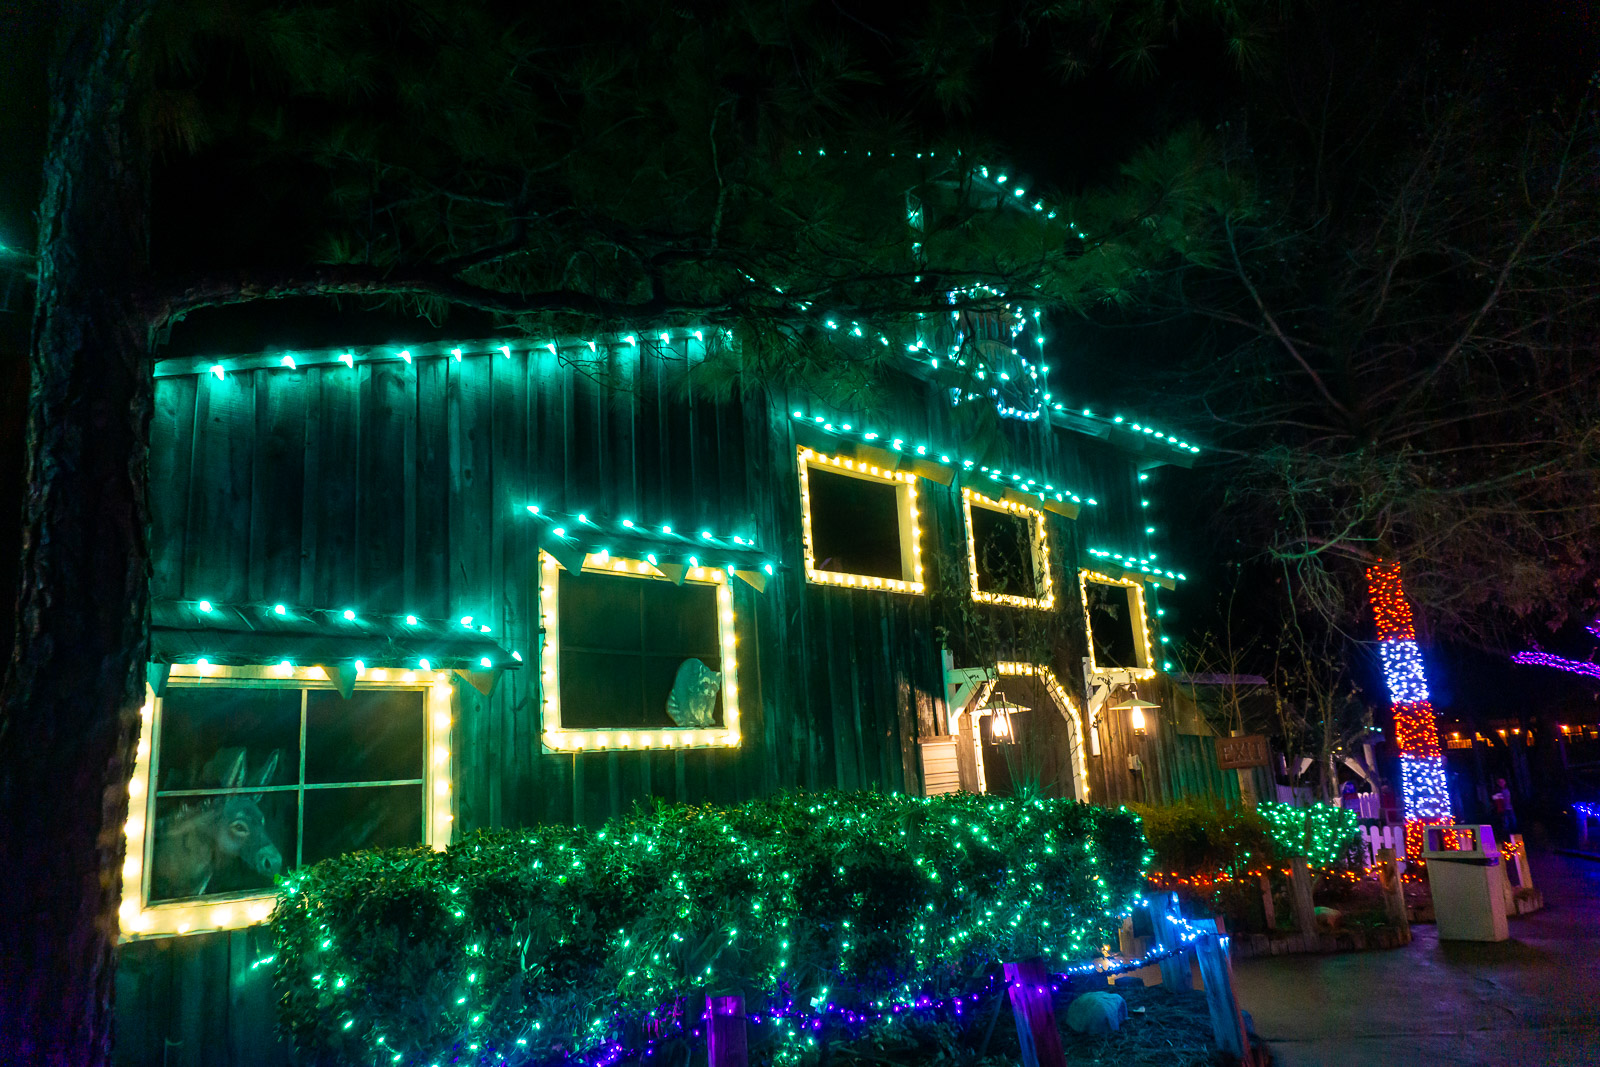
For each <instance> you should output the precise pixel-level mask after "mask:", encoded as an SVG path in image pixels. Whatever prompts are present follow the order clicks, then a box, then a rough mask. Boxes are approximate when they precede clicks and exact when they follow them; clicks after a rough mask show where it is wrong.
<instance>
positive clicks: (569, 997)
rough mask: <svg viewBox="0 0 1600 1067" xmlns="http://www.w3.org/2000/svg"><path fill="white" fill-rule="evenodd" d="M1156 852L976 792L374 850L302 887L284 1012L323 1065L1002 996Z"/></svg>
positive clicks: (1114, 832) (461, 1055) (1098, 937)
mask: <svg viewBox="0 0 1600 1067" xmlns="http://www.w3.org/2000/svg"><path fill="white" fill-rule="evenodd" d="M1146 863H1147V852H1146V848H1145V840H1144V836H1143V834H1142V832H1141V830H1140V824H1139V819H1138V816H1136V815H1134V814H1132V813H1130V812H1127V811H1125V810H1109V809H1104V808H1096V807H1090V806H1088V805H1083V804H1077V803H1073V802H1070V801H1061V800H1039V799H1034V800H1015V799H1006V798H995V797H987V796H980V795H973V794H966V793H956V794H948V795H945V796H939V797H928V798H922V797H906V796H898V795H888V794H879V793H850V794H837V793H830V794H812V795H805V794H793V795H786V796H780V797H774V798H769V799H764V800H758V801H752V802H750V803H746V804H741V805H738V806H734V807H726V808H713V807H689V806H661V807H656V808H654V809H650V810H646V811H641V812H639V813H636V814H635V815H632V816H630V817H627V818H622V819H617V820H613V821H612V822H610V823H608V824H607V825H606V826H605V827H603V828H602V829H600V830H593V831H591V830H583V829H578V828H573V827H541V828H538V829H536V830H528V831H517V832H495V833H478V834H475V835H472V836H469V837H467V838H466V839H465V840H463V841H461V842H459V843H457V844H455V845H453V846H452V847H451V848H450V849H448V850H447V851H444V852H434V851H431V850H427V849H422V848H417V849H401V850H390V851H383V852H363V853H356V854H353V855H349V856H343V857H339V858H336V859H332V860H328V861H325V862H323V863H320V864H318V865H316V866H315V867H311V868H309V869H306V870H303V871H299V872H296V873H295V874H293V875H291V876H290V877H289V878H287V879H286V880H285V881H284V882H283V884H282V886H281V890H280V895H279V900H278V907H277V909H276V911H275V912H274V913H273V916H272V920H271V928H272V934H273V938H274V941H275V946H276V950H275V956H274V966H275V971H276V976H277V982H278V987H279V991H280V992H281V993H282V997H281V1000H280V1010H281V1016H282V1022H283V1025H284V1028H285V1030H286V1031H287V1033H288V1034H289V1035H290V1037H291V1039H292V1040H293V1042H294V1043H295V1045H296V1046H297V1048H298V1049H299V1050H300V1052H301V1053H302V1054H303V1055H305V1056H307V1057H308V1058H311V1059H314V1060H316V1061H336V1062H350V1063H369V1062H374V1060H375V1058H377V1060H378V1061H379V1062H385V1063H387V1062H394V1063H406V1062H409V1063H424V1064H431V1063H440V1062H447V1061H450V1060H452V1059H455V1060H457V1061H459V1062H467V1061H476V1060H479V1059H482V1058H483V1057H485V1056H487V1057H488V1058H489V1059H490V1060H497V1059H499V1058H500V1057H502V1056H503V1057H506V1058H507V1059H510V1060H512V1061H513V1062H518V1061H527V1062H539V1061H552V1060H562V1059H571V1058H578V1057H582V1058H585V1059H599V1058H602V1057H603V1054H604V1050H606V1049H607V1048H610V1049H613V1050H615V1049H617V1048H618V1047H619V1046H621V1047H629V1048H637V1047H640V1045H641V1044H643V1043H644V1042H645V1041H646V1040H647V1039H649V1038H650V1037H652V1036H659V1035H661V1034H663V1033H665V1032H667V1031H669V1030H672V1029H673V1028H675V1027H676V1028H679V1029H682V1028H683V1027H684V1025H685V1020H686V1016H685V1014H684V1011H685V1006H686V1005H694V1004H698V1003H703V1001H702V1000H700V999H698V998H703V996H704V995H705V994H707V993H740V994H742V995H743V996H744V997H745V998H746V1009H747V1010H748V1011H751V1012H759V1011H762V1010H771V1011H772V1012H773V1013H774V1014H775V1015H777V1014H781V1013H782V1012H785V1011H789V1012H792V1011H793V1009H794V1008H795V1006H796V1005H799V1006H801V1007H802V1008H804V1007H806V1006H809V1005H813V1004H816V1005H821V1004H824V1003H828V1004H836V1005H841V1006H851V1007H854V1008H859V1009H862V1010H868V1011H870V1010H871V1009H872V1007H873V1006H878V1007H879V1008H880V1009H881V1008H883V1007H884V1006H885V1005H888V1004H899V1003H907V1004H912V1003H917V1002H918V1001H919V1000H920V999H922V998H930V997H943V996H947V995H949V994H952V993H958V992H962V991H966V990H974V989H979V988H984V987H985V986H986V985H987V984H988V983H990V982H991V981H992V978H993V976H994V974H995V972H996V969H997V966H998V964H999V963H1000V962H1001V961H1006V960H1017V959H1025V958H1030V957H1036V956H1039V957H1044V958H1045V960H1046V961H1047V963H1049V964H1057V965H1064V964H1066V963H1069V962H1075V961H1078V960H1082V959H1084V958H1087V957H1090V956H1093V955H1094V954H1095V953H1096V952H1097V951H1098V948H1099V946H1100V945H1102V944H1103V943H1105V942H1106V941H1107V940H1110V939H1112V938H1111V935H1112V933H1113V932H1114V930H1115V928H1116V926H1117V925H1118V923H1119V922H1120V916H1121V915H1122V914H1123V913H1124V912H1125V911H1126V910H1127V908H1128V907H1129V905H1130V902H1131V901H1132V899H1133V898H1134V897H1135V896H1136V894H1137V891H1138V889H1139V887H1140V885H1141V884H1142V879H1143V874H1144V869H1145V865H1146ZM695 1010H696V1011H698V1009H695ZM688 1025H690V1026H692V1021H690V1022H689V1023H688Z"/></svg>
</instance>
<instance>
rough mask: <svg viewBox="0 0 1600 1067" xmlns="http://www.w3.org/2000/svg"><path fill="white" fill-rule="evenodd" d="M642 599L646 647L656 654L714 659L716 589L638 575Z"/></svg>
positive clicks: (646, 649) (637, 581) (717, 647)
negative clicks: (675, 583)
mask: <svg viewBox="0 0 1600 1067" xmlns="http://www.w3.org/2000/svg"><path fill="white" fill-rule="evenodd" d="M625 580H626V579H625ZM632 581H633V582H634V583H635V584H636V585H639V586H641V587H642V588H641V593H642V594H643V599H644V642H645V651H646V652H649V653H652V654H659V655H675V656H679V657H685V656H706V657H709V658H710V660H711V662H712V663H715V662H717V659H718V649H719V648H720V647H721V642H719V641H718V640H717V590H716V587H715V586H710V585H696V584H694V583H693V582H685V583H684V584H683V585H681V586H680V585H673V584H672V583H671V582H658V581H650V580H644V581H641V580H640V579H638V578H634V579H632Z"/></svg>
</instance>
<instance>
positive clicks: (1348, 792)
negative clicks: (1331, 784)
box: [1339, 781, 1361, 811]
mask: <svg viewBox="0 0 1600 1067" xmlns="http://www.w3.org/2000/svg"><path fill="white" fill-rule="evenodd" d="M1339 806H1340V807H1342V808H1349V809H1351V810H1352V811H1354V810H1355V809H1357V808H1359V807H1360V806H1361V802H1360V801H1359V800H1357V799H1356V783H1355V782H1353V781H1352V782H1346V783H1345V784H1344V785H1343V786H1342V787H1341V788H1340V790H1339Z"/></svg>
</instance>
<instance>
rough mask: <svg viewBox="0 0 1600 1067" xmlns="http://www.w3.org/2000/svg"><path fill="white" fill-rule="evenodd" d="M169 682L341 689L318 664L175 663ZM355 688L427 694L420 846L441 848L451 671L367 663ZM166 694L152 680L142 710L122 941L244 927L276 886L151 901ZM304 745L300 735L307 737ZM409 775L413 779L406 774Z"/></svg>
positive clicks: (131, 788)
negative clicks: (156, 789) (157, 774)
mask: <svg viewBox="0 0 1600 1067" xmlns="http://www.w3.org/2000/svg"><path fill="white" fill-rule="evenodd" d="M167 686H168V687H171V686H179V687H183V688H206V687H228V688H237V689H293V690H297V691H298V690H301V689H328V690H335V691H337V689H338V687H337V686H336V685H334V683H333V682H332V681H331V680H330V679H329V678H328V676H327V675H326V674H325V673H324V672H323V670H322V668H321V667H296V666H290V665H287V664H279V665H277V666H273V667H268V666H251V667H224V666H217V665H201V664H195V663H176V664H173V665H172V670H171V674H170V675H169V677H168V680H167ZM355 687H356V688H357V689H403V690H411V691H415V692H422V693H424V694H425V696H424V699H423V769H422V807H423V826H424V833H423V842H422V843H423V844H425V845H427V846H428V847H430V848H433V849H436V850H439V849H444V848H446V847H447V846H448V845H449V844H450V834H451V830H452V828H453V824H454V822H455V811H454V804H453V792H452V785H453V783H452V770H453V764H452V760H451V737H450V731H451V724H452V722H453V720H454V718H455V713H454V701H455V686H454V685H453V684H452V683H451V681H450V674H449V672H447V671H418V670H404V669H399V668H375V667H369V668H366V669H365V670H363V671H362V673H361V676H360V677H359V678H357V680H356V683H355ZM163 700H164V698H162V697H158V696H157V695H156V692H155V690H154V689H153V688H151V687H150V686H148V685H147V686H146V687H145V701H144V705H143V707H141V708H140V709H139V740H138V749H137V754H136V756H135V759H134V768H133V777H132V779H131V780H130V781H129V783H128V819H127V822H126V823H125V824H124V827H123V833H124V836H125V839H126V849H127V850H126V855H125V858H124V861H123V866H122V903H121V906H120V907H119V908H118V912H117V914H118V919H119V920H120V926H121V940H122V941H124V942H127V941H138V940H142V939H145V938H151V937H172V936H179V935H183V934H195V933H205V932H212V931H218V930H240V929H243V928H245V927H247V926H253V925H255V924H256V923H259V922H263V921H265V920H266V918H267V916H268V915H270V914H272V908H273V901H274V900H275V899H276V896H277V894H276V892H275V891H272V890H268V891H258V890H247V891H244V892H239V893H228V894H222V895H218V896H216V897H213V898H209V899H203V900H179V901H171V902H167V903H161V904H151V903H150V902H149V901H150V877H151V865H150V863H149V862H148V861H149V859H150V858H151V857H152V856H153V855H154V847H155V817H154V816H155V804H156V796H155V792H154V791H153V790H152V789H151V784H152V779H153V778H154V777H155V771H156V763H157V759H158V756H159V752H160V748H159V746H160V743H161V712H162V705H163ZM302 744H303V741H302ZM407 781H409V779H407Z"/></svg>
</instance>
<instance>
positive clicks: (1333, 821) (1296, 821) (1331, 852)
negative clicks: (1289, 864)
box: [1256, 801, 1361, 867]
mask: <svg viewBox="0 0 1600 1067" xmlns="http://www.w3.org/2000/svg"><path fill="white" fill-rule="evenodd" d="M1256 810H1257V811H1258V812H1260V814H1261V816H1262V817H1263V818H1265V819H1266V820H1267V823H1268V825H1269V826H1270V827H1271V829H1272V840H1273V843H1274V844H1275V845H1276V846H1277V848H1278V850H1279V853H1280V854H1281V855H1282V856H1284V857H1288V856H1304V857H1305V858H1306V862H1308V863H1309V864H1311V866H1313V867H1332V866H1333V865H1334V864H1336V863H1338V862H1340V861H1341V860H1343V859H1344V858H1345V857H1346V856H1347V855H1348V854H1349V852H1350V846H1351V844H1352V843H1353V842H1354V841H1355V837H1356V833H1357V831H1358V830H1359V829H1360V826H1361V820H1360V817H1359V816H1358V815H1357V814H1356V813H1355V812H1353V811H1351V810H1350V809H1348V808H1341V807H1335V806H1334V805H1332V804H1313V805H1311V806H1310V807H1309V808H1297V807H1295V806H1294V805H1292V804H1279V803H1275V802H1272V801H1262V802H1261V803H1260V804H1258V805H1256Z"/></svg>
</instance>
